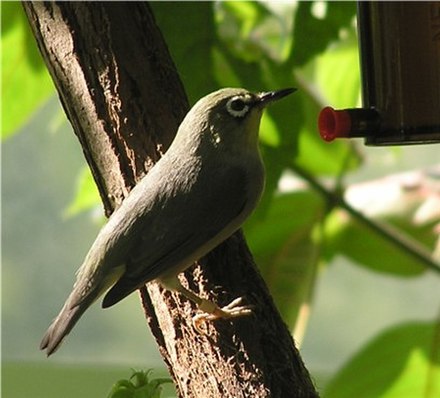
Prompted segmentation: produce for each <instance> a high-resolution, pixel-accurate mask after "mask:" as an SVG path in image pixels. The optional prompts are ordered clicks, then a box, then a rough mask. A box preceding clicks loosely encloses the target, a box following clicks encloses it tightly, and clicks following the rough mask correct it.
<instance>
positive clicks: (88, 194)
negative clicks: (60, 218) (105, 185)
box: [65, 167, 101, 217]
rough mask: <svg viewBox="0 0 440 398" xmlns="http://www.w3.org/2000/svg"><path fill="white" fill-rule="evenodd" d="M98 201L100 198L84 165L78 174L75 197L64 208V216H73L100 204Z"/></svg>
mask: <svg viewBox="0 0 440 398" xmlns="http://www.w3.org/2000/svg"><path fill="white" fill-rule="evenodd" d="M100 203H101V199H100V197H99V193H98V189H97V187H96V184H95V181H94V179H93V176H92V173H91V172H90V169H89V168H88V167H84V168H83V169H82V170H81V173H80V174H79V175H78V179H77V184H76V190H75V197H74V198H73V201H72V202H71V203H70V204H69V206H68V207H67V209H66V210H65V216H66V217H72V216H75V215H77V214H79V213H81V212H83V211H87V210H90V209H92V208H94V207H95V206H98V205H100Z"/></svg>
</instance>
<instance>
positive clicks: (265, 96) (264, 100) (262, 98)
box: [257, 88, 296, 106]
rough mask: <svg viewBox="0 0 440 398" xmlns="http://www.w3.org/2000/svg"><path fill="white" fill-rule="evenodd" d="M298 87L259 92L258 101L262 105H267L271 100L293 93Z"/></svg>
mask: <svg viewBox="0 0 440 398" xmlns="http://www.w3.org/2000/svg"><path fill="white" fill-rule="evenodd" d="M295 91H296V88H283V89H282V90H276V91H268V92H266V93H259V94H258V100H257V103H258V105H260V106H266V105H268V104H269V103H271V102H274V101H278V100H279V99H281V98H284V97H285V96H286V95H289V94H292V93H294V92H295Z"/></svg>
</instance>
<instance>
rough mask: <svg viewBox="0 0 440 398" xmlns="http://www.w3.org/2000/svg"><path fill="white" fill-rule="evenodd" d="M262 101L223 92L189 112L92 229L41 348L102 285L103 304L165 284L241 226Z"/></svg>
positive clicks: (251, 192)
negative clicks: (152, 160) (124, 195)
mask: <svg viewBox="0 0 440 398" xmlns="http://www.w3.org/2000/svg"><path fill="white" fill-rule="evenodd" d="M284 95H285V94H284ZM231 98H243V100H245V101H246V104H248V105H246V106H249V107H250V109H249V112H247V111H246V112H247V113H249V114H246V112H244V111H240V108H239V107H238V106H237V105H236V104H235V105H234V106H235V107H236V108H238V109H239V110H238V111H237V110H233V112H237V114H240V112H242V113H243V112H244V116H243V117H242V116H240V117H235V116H234V117H233V116H232V115H231V113H230V112H228V109H226V104H229V103H230V102H228V101H230V100H231ZM275 99H276V98H275ZM259 101H260V102H261V105H260V104H259ZM239 105H240V106H241V105H242V104H239ZM263 106H264V104H263V101H262V100H260V97H259V96H258V95H257V94H251V93H249V92H247V91H246V90H243V89H223V90H219V91H217V92H215V93H212V94H210V95H208V96H206V97H204V98H202V99H201V100H200V101H199V102H198V103H197V104H196V105H195V106H194V107H193V108H192V109H191V111H190V112H189V113H188V115H187V116H186V117H185V119H184V121H183V122H182V124H181V125H180V127H179V130H178V132H177V134H176V138H175V140H174V141H173V143H172V145H171V146H170V148H169V150H168V151H167V152H166V153H165V155H164V156H163V157H162V158H161V159H160V160H159V161H158V162H157V164H156V165H155V166H154V167H153V168H152V169H151V171H150V172H149V173H148V174H147V175H146V176H145V177H144V178H143V179H142V180H141V181H140V182H139V183H138V185H137V186H136V187H135V188H134V189H133V190H132V192H131V193H130V194H129V195H128V197H127V198H126V199H125V200H124V202H123V203H122V205H121V206H120V208H119V209H117V210H116V211H115V212H114V214H113V215H112V216H111V217H110V219H109V221H108V223H107V224H106V225H105V226H104V227H103V228H102V230H101V231H100V232H99V234H98V236H97V238H96V240H95V242H94V243H93V245H92V247H91V248H90V250H89V252H88V254H87V256H86V258H85V260H84V262H83V264H82V266H81V267H80V269H79V270H78V273H77V280H76V283H75V285H74V288H73V291H72V292H71V294H70V295H69V297H68V299H67V300H66V303H65V304H64V306H63V308H62V310H61V312H60V314H59V315H58V316H57V317H56V318H55V320H54V321H53V323H52V324H51V326H50V327H49V329H48V330H47V332H46V334H45V336H44V337H43V340H42V342H41V346H40V348H41V349H46V352H47V354H48V355H50V354H51V353H53V352H54V351H55V350H56V349H57V348H58V347H59V345H60V343H61V342H62V340H63V338H64V337H65V336H66V335H67V334H68V333H69V332H70V330H71V329H72V328H73V326H74V325H75V323H76V322H77V321H78V319H79V318H80V317H81V315H82V314H83V313H84V311H85V310H86V309H87V308H88V307H89V306H90V305H91V304H92V303H93V302H94V301H95V300H96V299H97V298H98V297H100V296H101V295H102V294H103V293H105V292H106V291H107V290H108V292H107V294H106V295H105V297H104V299H103V307H109V306H111V305H113V304H115V303H117V302H118V301H120V300H122V299H123V298H124V297H126V296H127V295H129V294H130V293H132V292H133V291H134V290H136V289H138V288H139V287H141V286H142V285H144V284H145V283H147V282H149V281H151V280H153V279H157V280H159V281H162V282H163V283H164V284H165V285H167V283H166V282H167V280H172V279H173V278H175V276H176V275H177V274H178V273H179V272H181V271H183V270H184V269H186V268H187V267H188V266H190V265H191V264H192V263H193V262H194V261H196V260H197V259H199V258H200V257H202V256H203V255H205V254H206V253H208V252H209V251H210V250H212V249H213V248H214V247H215V246H217V245H218V244H219V243H221V242H222V241H223V240H224V239H226V238H227V237H228V236H230V235H231V234H232V233H233V232H234V231H236V230H237V229H238V228H239V227H240V226H241V224H242V223H243V221H244V220H245V219H246V217H248V215H249V214H250V213H251V212H252V210H253V209H254V208H255V206H256V205H257V203H258V200H259V198H260V195H261V193H262V190H263V185H264V169H263V164H262V162H261V158H260V154H259V151H258V123H259V119H260V116H261V112H262V108H263ZM234 115H235V114H234ZM254 119H255V120H254ZM254 130H256V131H254ZM109 289H110V290H109Z"/></svg>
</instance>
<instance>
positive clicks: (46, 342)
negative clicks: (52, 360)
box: [40, 299, 92, 356]
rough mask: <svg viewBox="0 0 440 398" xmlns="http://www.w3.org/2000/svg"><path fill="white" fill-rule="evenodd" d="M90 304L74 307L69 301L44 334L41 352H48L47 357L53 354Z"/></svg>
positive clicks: (88, 301)
mask: <svg viewBox="0 0 440 398" xmlns="http://www.w3.org/2000/svg"><path fill="white" fill-rule="evenodd" d="M90 304H92V301H90V300H87V301H86V302H84V301H83V302H81V303H80V304H78V305H76V306H73V307H72V306H71V300H69V299H68V300H67V301H66V303H65V304H64V306H63V308H62V309H61V311H60V313H59V314H58V316H57V317H56V318H55V319H54V320H53V322H52V323H51V325H50V326H49V328H48V329H47V331H46V333H45V334H44V336H43V339H42V340H41V343H40V350H46V354H47V356H49V355H51V354H53V353H54V352H55V351H56V350H57V349H58V348H59V347H60V345H61V343H62V342H63V340H64V338H65V337H66V336H67V335H68V334H69V332H70V331H71V330H72V328H73V327H74V326H75V324H76V323H77V322H78V320H79V318H81V316H82V314H83V313H84V312H85V311H86V310H87V308H89V306H90Z"/></svg>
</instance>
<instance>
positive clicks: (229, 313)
mask: <svg viewBox="0 0 440 398" xmlns="http://www.w3.org/2000/svg"><path fill="white" fill-rule="evenodd" d="M242 302H243V298H242V297H239V298H236V299H235V300H233V301H231V302H230V303H229V304H228V305H226V306H225V307H222V308H220V307H219V306H218V305H216V304H215V303H213V302H212V301H209V300H204V299H203V300H202V302H201V303H200V305H199V309H200V310H201V311H203V314H197V315H196V316H195V317H194V318H193V323H194V326H195V328H196V329H197V330H198V331H199V332H200V333H204V330H203V329H202V325H203V324H204V323H205V322H208V321H215V320H217V319H230V318H237V317H240V316H246V315H250V314H252V308H251V307H250V306H245V305H241V303H242Z"/></svg>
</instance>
